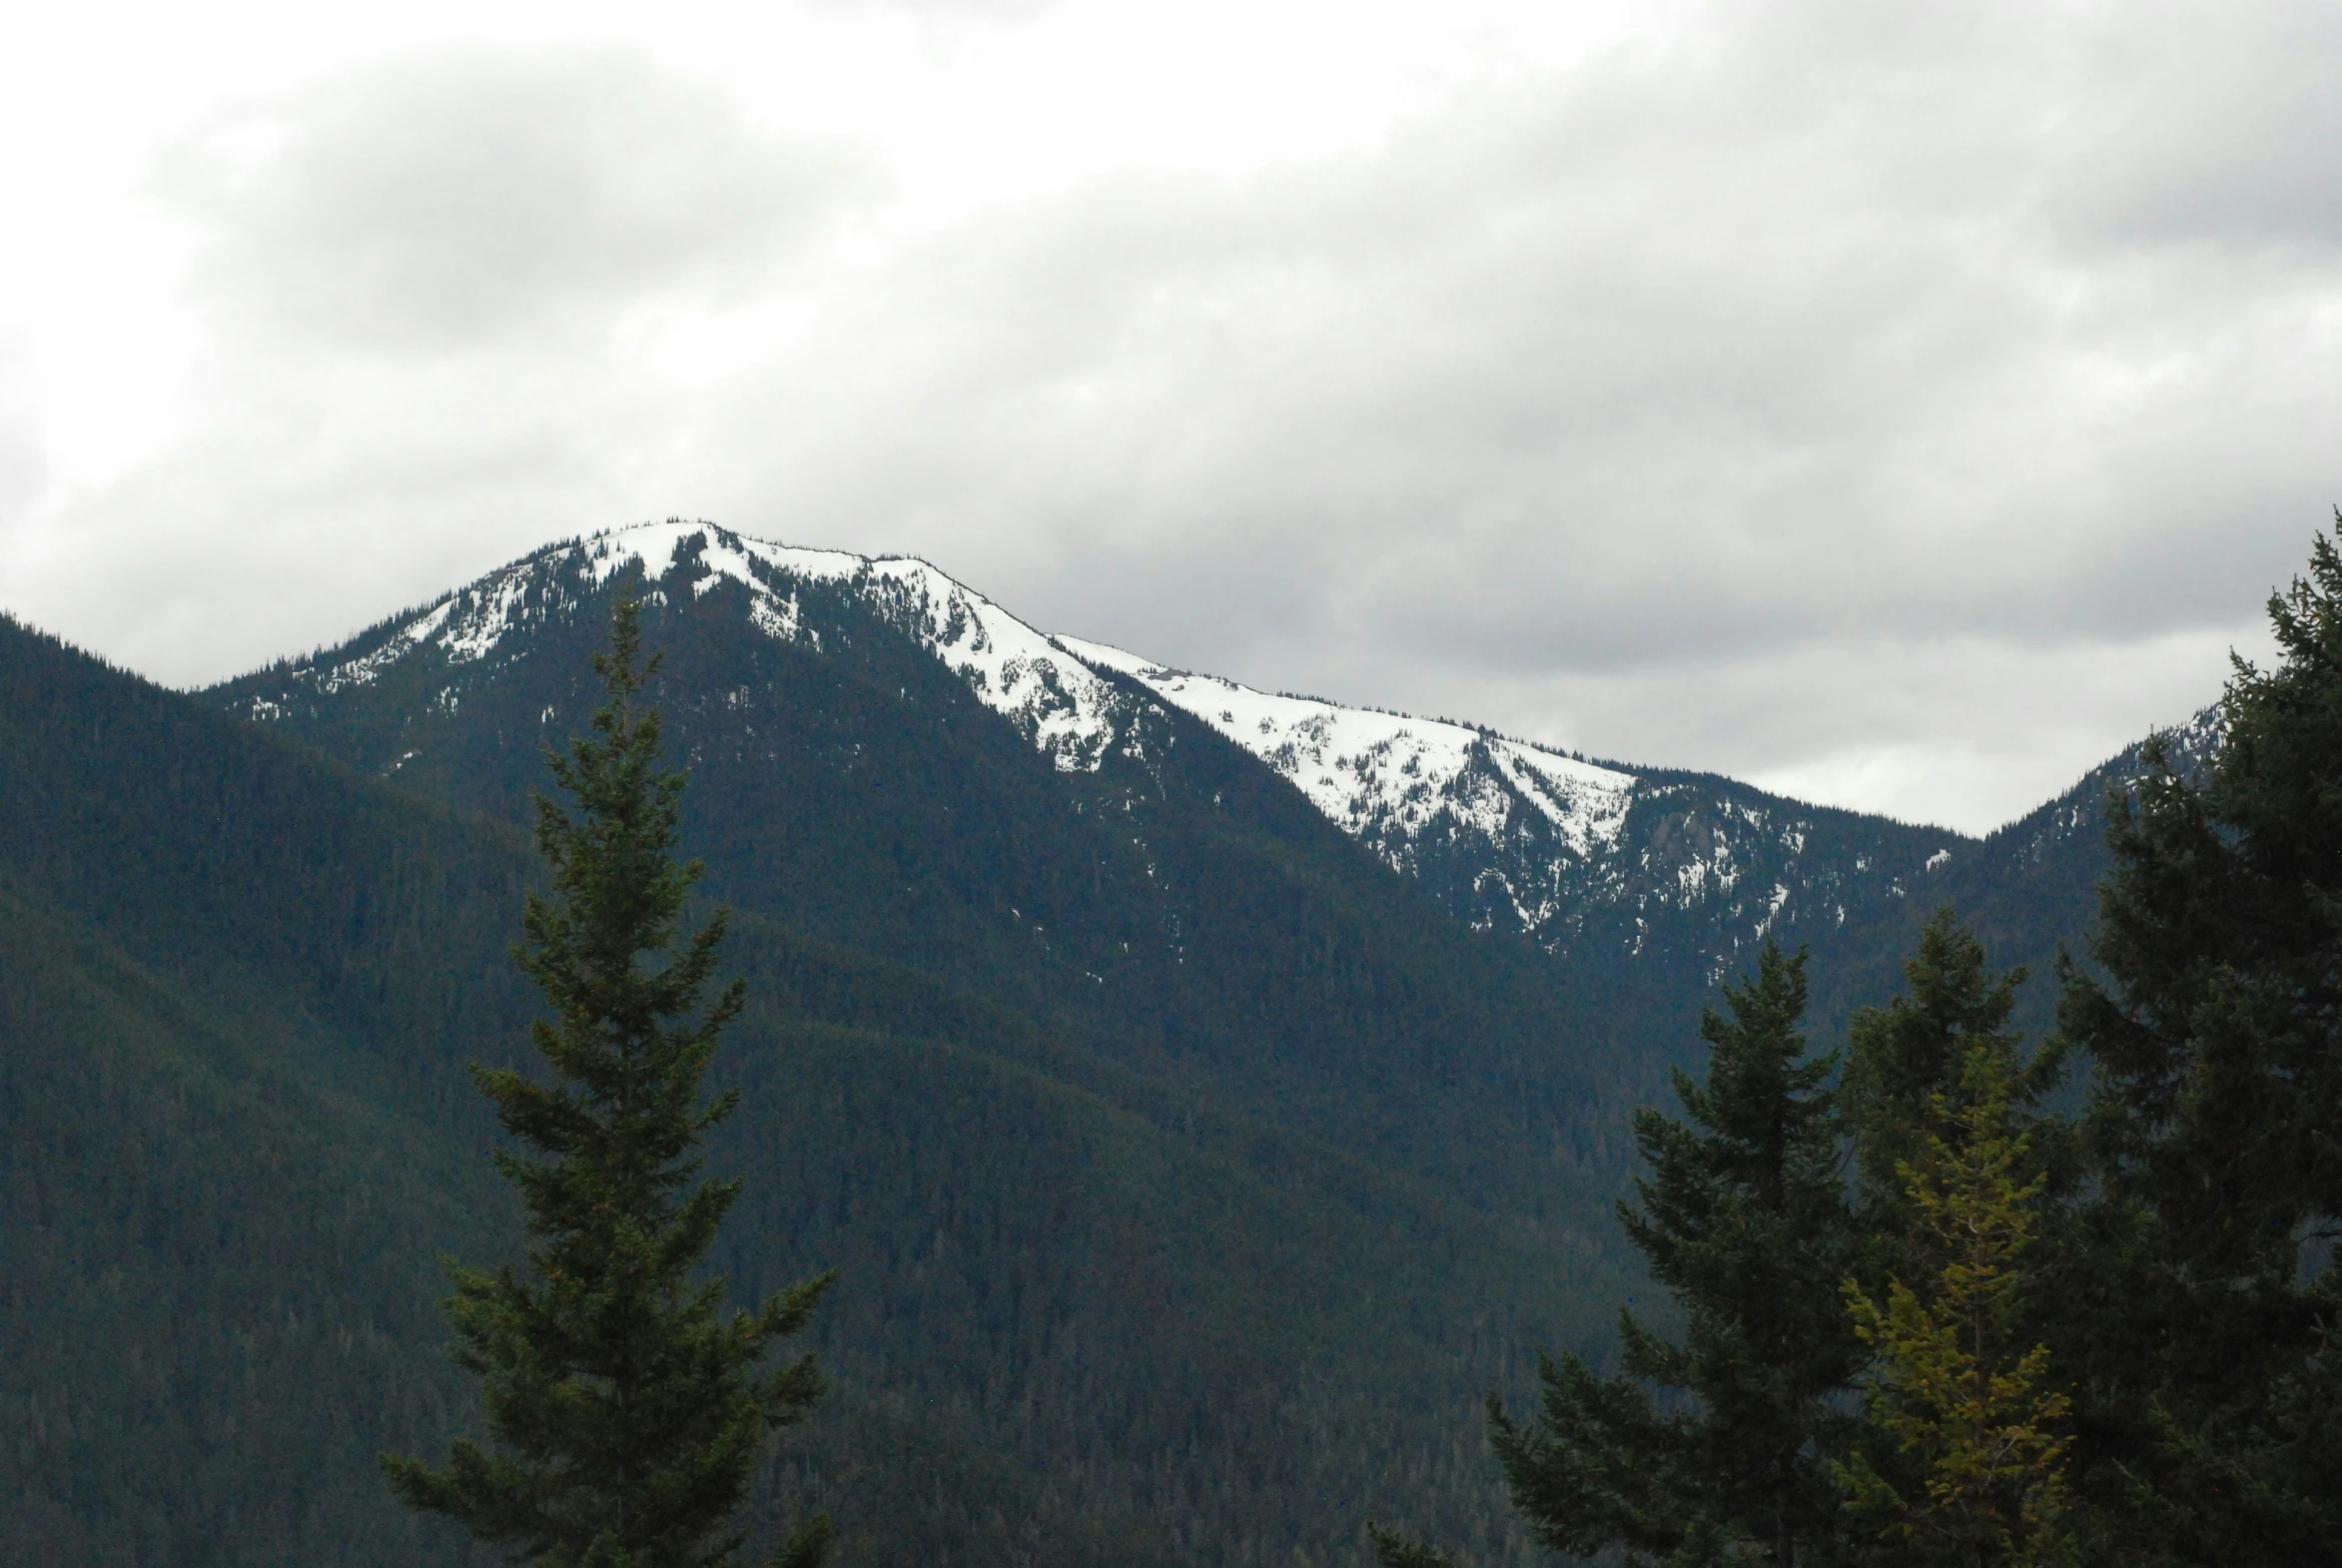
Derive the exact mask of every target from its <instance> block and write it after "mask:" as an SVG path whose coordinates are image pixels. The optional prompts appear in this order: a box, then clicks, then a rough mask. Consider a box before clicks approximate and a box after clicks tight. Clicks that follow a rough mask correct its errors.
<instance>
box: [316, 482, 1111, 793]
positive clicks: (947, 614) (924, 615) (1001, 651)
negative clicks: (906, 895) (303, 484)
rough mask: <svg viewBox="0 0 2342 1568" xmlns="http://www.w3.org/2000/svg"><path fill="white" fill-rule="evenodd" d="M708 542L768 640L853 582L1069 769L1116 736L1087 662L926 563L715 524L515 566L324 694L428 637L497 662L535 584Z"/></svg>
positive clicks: (613, 538) (710, 560)
mask: <svg viewBox="0 0 2342 1568" xmlns="http://www.w3.org/2000/svg"><path fill="white" fill-rule="evenodd" d="M695 535H696V536H698V537H699V538H700V539H701V544H700V551H699V559H700V562H701V564H702V565H704V566H705V567H707V569H708V573H709V574H708V575H707V576H704V577H701V578H700V579H699V580H698V581H697V583H695V584H694V590H695V592H696V593H698V594H705V593H707V592H708V591H709V590H710V589H712V588H713V587H715V585H716V584H717V583H719V582H723V581H727V580H728V581H732V582H738V583H740V584H742V585H744V586H745V587H746V588H747V589H748V592H749V597H750V604H749V619H750V622H751V623H752V624H753V625H755V626H756V628H757V629H758V630H760V631H762V632H764V633H765V634H766V635H767V636H771V637H774V638H776V639H778V640H781V641H788V642H793V641H796V640H798V639H799V638H800V637H804V638H807V639H808V640H813V641H815V643H816V645H817V646H818V638H816V637H815V636H814V634H813V633H811V632H810V631H807V630H805V629H804V627H803V617H802V613H801V611H800V608H799V605H798V601H797V594H796V591H795V590H796V587H797V586H798V585H800V584H802V583H806V582H838V581H844V582H848V583H851V584H853V585H854V586H855V587H856V588H858V589H859V591H860V592H861V593H862V594H863V595H864V596H865V597H867V598H868V599H870V600H871V601H872V602H873V603H875V604H876V605H877V606H878V607H879V608H880V609H881V611H882V612H883V613H885V614H886V615H887V616H888V618H889V619H890V620H892V621H894V623H895V624H896V625H898V626H900V627H901V628H902V629H903V630H904V631H906V632H908V633H910V634H911V635H912V636H914V637H916V638H918V639H919V640H920V641H921V642H923V643H925V644H926V645H927V647H928V648H930V649H931V650H932V651H933V652H934V653H935V655H936V656H937V657H938V658H940V659H942V660H943V661H944V663H945V664H947V665H948V666H950V667H951V668H952V669H953V670H954V671H956V672H957V673H958V674H959V675H960V677H961V678H962V679H963V680H965V681H967V682H968V685H969V686H970V688H971V689H973V690H974V691H975V693H976V695H977V696H978V697H979V698H980V699H981V700H982V701H983V702H985V703H986V704H987V705H988V706H990V707H992V708H994V709H997V710H998V711H1000V712H1001V713H1004V714H1006V715H1007V716H1008V717H1009V718H1010V719H1012V720H1014V721H1015V722H1016V724H1017V725H1018V727H1019V728H1020V729H1021V730H1023V731H1024V733H1025V734H1026V736H1027V737H1028V738H1030V739H1031V740H1032V741H1033V742H1034V744H1035V745H1037V746H1039V747H1040V748H1041V749H1042V750H1043V751H1045V752H1047V753H1048V754H1049V755H1050V756H1051V757H1052V758H1053V759H1054V760H1055V761H1056V763H1057V765H1058V766H1059V767H1060V768H1064V769H1068V770H1074V769H1082V768H1095V767H1097V766H1098V764H1099V762H1100V761H1101V760H1103V758H1104V757H1105V755H1106V750H1107V748H1108V746H1109V745H1111V743H1112V742H1113V740H1114V738H1115V726H1114V722H1113V718H1112V714H1111V712H1110V709H1111V708H1112V706H1113V704H1114V701H1115V691H1114V688H1113V687H1112V686H1111V685H1110V684H1108V683H1107V682H1106V681H1104V680H1101V679H1100V678H1099V677H1098V675H1097V674H1096V673H1095V672H1094V671H1092V670H1091V669H1090V668H1089V667H1088V666H1087V665H1085V664H1083V663H1082V661H1081V660H1080V659H1077V658H1074V657H1072V656H1070V655H1068V654H1066V653H1065V652H1063V651H1062V650H1060V649H1058V648H1056V647H1054V646H1053V645H1052V644H1051V642H1050V640H1049V639H1048V638H1047V637H1045V636H1043V635H1042V634H1041V633H1040V632H1038V631H1035V630H1034V629H1033V628H1032V627H1030V626H1028V625H1026V624H1025V623H1024V622H1023V621H1021V620H1019V619H1017V618H1016V617H1015V616H1014V615H1011V614H1009V613H1008V612H1007V611H1006V610H1004V609H1002V608H1001V607H1000V606H999V605H997V604H995V603H993V602H992V601H991V600H990V599H987V598H985V597H984V596H983V595H982V594H979V593H975V592H972V591H970V590H969V589H968V588H966V587H964V586H962V585H961V584H959V583H957V582H954V581H953V580H952V579H951V578H949V577H947V576H945V575H944V574H943V573H942V572H940V571H938V570H936V569H935V568H934V567H933V566H930V565H929V564H928V563H927V562H925V561H923V560H916V559H911V558H907V557H902V558H891V559H877V560H874V559H872V558H870V557H868V556H863V555H854V554H849V553H847V552H846V551H843V550H808V549H793V548H791V547H789V546H787V545H781V544H770V543H767V542H765V541H764V540H762V539H751V538H746V537H744V536H742V535H740V534H736V533H732V532H730V531H728V530H726V529H723V528H718V527H716V526H714V525H713V524H710V523H704V522H651V523H643V524H640V525H638V526H635V527H631V528H620V529H616V530H614V531H612V532H609V533H601V534H596V535H594V536H593V537H592V538H589V539H586V540H584V541H583V542H582V543H578V544H573V545H566V546H562V547H560V548H557V549H552V550H546V551H543V552H541V553H539V554H536V555H532V556H530V557H528V558H527V559H526V560H522V561H517V562H515V563H513V564H512V565H510V566H507V567H505V568H503V569H502V570H501V571H497V572H493V573H491V574H490V575H488V576H487V577H484V578H482V579H481V580H480V581H478V582H476V583H474V584H472V585H471V586H470V587H468V588H462V589H458V590H457V591H456V592H454V593H452V594H450V595H448V596H447V597H446V598H445V599H442V600H440V601H439V602H438V603H437V604H435V605H433V606H431V607H430V608H429V609H428V610H426V611H424V612H423V613H422V614H421V615H420V616H418V617H417V618H416V619H415V620H413V621H412V622H410V623H408V624H407V625H406V626H404V627H402V628H400V629H399V631H398V632H397V633H396V634H394V635H393V636H392V637H391V638H390V641H389V642H387V643H385V644H384V645H383V646H382V647H381V648H379V649H377V650H376V651H375V652H374V653H371V654H369V655H367V656H366V657H365V658H362V659H354V660H352V661H350V662H349V663H346V664H342V665H338V666H336V667H335V668H333V669H331V670H326V671H322V672H318V673H317V674H316V675H315V676H314V677H313V678H314V679H315V681H316V683H317V685H318V686H319V688H320V689H321V690H325V691H332V690H334V689H336V688H337V687H340V686H344V685H364V684H366V683H367V682H369V681H371V680H373V679H374V678H375V677H376V675H378V674H379V673H380V672H381V671H382V670H383V669H385V668H387V667H389V666H390V664H392V663H394V662H396V661H397V660H398V659H400V658H403V657H404V656H405V655H406V654H407V653H409V652H411V651H413V650H414V649H416V648H418V647H421V646H422V645H423V644H424V643H426V642H428V643H434V644H436V645H437V646H438V647H439V648H441V649H443V650H444V651H445V653H446V655H447V657H448V658H449V659H450V660H451V661H454V662H458V663H463V662H470V661H473V660H478V659H483V658H486V657H487V656H488V655H489V654H490V653H492V652H493V651H494V650H495V648H496V646H497V644H498V643H499V642H501V641H502V639H503V637H504V634H505V633H506V632H508V631H510V630H512V629H513V628H514V627H515V626H516V625H518V624H520V623H521V621H522V620H523V619H525V618H527V617H528V616H530V615H532V614H535V615H541V614H542V613H543V609H542V605H543V604H544V602H545V598H544V595H542V594H541V593H540V594H539V596H538V599H537V606H538V607H537V608H535V609H533V610H532V609H531V608H530V607H529V603H528V600H529V589H530V588H531V586H532V585H536V586H539V587H541V586H542V585H544V584H546V583H548V582H550V581H551V580H553V579H554V578H556V577H557V576H558V574H559V573H560V571H561V569H562V568H564V567H566V566H567V565H569V564H570V563H571V562H572V561H574V560H577V559H579V558H580V557H582V561H583V564H584V566H585V570H586V575H587V576H588V577H589V578H590V579H591V580H592V581H595V582H606V581H607V580H609V579H610V578H611V577H613V576H616V575H617V574H618V573H619V572H621V571H623V570H625V569H626V568H627V567H628V566H636V565H638V566H639V567H640V569H641V572H642V575H643V578H644V580H646V581H657V580H659V579H661V578H663V577H665V576H666V574H667V572H668V571H669V570H670V569H671V568H672V567H673V566H674V564H675V559H676V556H677V554H678V552H679V551H681V549H682V548H683V546H684V544H685V542H686V541H688V540H690V539H691V538H692V537H693V536H695Z"/></svg>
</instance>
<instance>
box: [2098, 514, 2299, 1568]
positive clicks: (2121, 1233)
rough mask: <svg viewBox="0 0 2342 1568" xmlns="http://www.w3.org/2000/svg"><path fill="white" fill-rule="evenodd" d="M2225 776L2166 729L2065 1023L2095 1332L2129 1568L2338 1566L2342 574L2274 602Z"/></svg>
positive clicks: (2231, 710)
mask: <svg viewBox="0 0 2342 1568" xmlns="http://www.w3.org/2000/svg"><path fill="white" fill-rule="evenodd" d="M2269 615H2270V619H2271V621H2272V622H2273V624H2274V627H2275V630H2276V634H2277V641H2278V645H2279V649H2280V658H2279V660H2278V662H2277V663H2276V665H2275V666H2274V667H2273V668H2270V669H2266V670H2263V669H2260V668H2256V667H2255V666H2254V665H2252V664H2250V663H2248V662H2245V661H2244V660H2241V659H2239V660H2237V661H2236V664H2235V672H2234V674H2233V676H2232V677H2231V679H2230V681H2229V683H2228V688H2227V691H2226V693H2225V695H2224V698H2223V700H2222V703H2221V707H2220V728H2221V734H2220V736H2219V744H2218V747H2217V749H2216V750H2215V751H2213V752H2212V754H2211V755H2210V757H2209V759H2208V761H2190V760H2188V759H2185V758H2183V757H2182V756H2181V755H2180V753H2179V751H2178V748H2177V747H2176V746H2175V745H2174V744H2173V742H2172V740H2171V739H2170V738H2168V737H2157V738H2156V740H2154V741H2153V742H2151V743H2150V745H2149V747H2148V749H2147V764H2148V767H2147V772H2146V774H2145V776H2144V777H2142V778H2140V779H2139V780H2137V781H2136V783H2135V786H2134V788H2133V791H2132V794H2131V797H2130V798H2129V799H2124V798H2121V797H2119V796H2118V797H2117V798H2116V799H2115V800H2114V801H2113V802H2112V813H2111V821H2110V822H2109V826H2108V835H2107V836H2108V844H2109V847H2110V849H2111V850H2112V854H2113V862H2114V864H2113V869H2112V872H2111V873H2110V875H2109V876H2108V878H2107V880H2106V882H2105V884H2104V886H2103V889H2102V893H2101V900H2100V912H2099V922H2098V928H2097V932H2096V935H2095V939H2094V941H2093V944H2092V949H2093V952H2094V954H2095V956H2096V958H2097V960H2098V964H2099V966H2100V968H2101V969H2102V971H2103V978H2102V979H2101V978H2099V977H2098V976H2094V975H2092V974H2090V973H2088V972H2086V971H2084V970H2082V969H2081V968H2080V967H2078V966H2072V965H2069V966H2067V967H2066V970H2065V973H2064V976H2063V978H2064V982H2065V995H2064V999H2063V1003H2062V1007H2061V1012H2060V1023H2061V1028H2062V1029H2063V1031H2064V1033H2065V1034H2066V1035H2067V1036H2069V1037H2070V1038H2071V1039H2072V1040H2073V1041H2074V1042H2075V1044H2076V1045H2078V1046H2080V1047H2081V1048H2083V1049H2086V1050H2087V1051H2088V1052H2089V1053H2090V1055H2091V1057H2092V1058H2093V1060H2094V1064H2095V1085H2094V1095H2093V1104H2092V1108H2091V1113H2090V1116H2089V1119H2088V1129H2089V1132H2090V1134H2091V1139H2092V1145H2093V1148H2094V1151H2095V1154H2096V1156H2097V1170H2098V1175H2099V1177H2100V1179H2101V1182H2102V1185H2103V1189H2104V1200H2103V1202H2102V1203H2100V1204H2099V1205H2098V1206H2097V1208H2096V1210H2095V1212H2094V1213H2093V1216H2092V1222H2093V1236H2094V1240H2095V1254H2094V1256H2093V1259H2092V1261H2093V1270H2094V1273H2095V1274H2096V1276H2097V1277H2098V1278H2100V1279H2102V1280H2103V1281H2104V1286H2103V1289H2102V1292H2101V1293H2100V1295H2099V1297H2098V1300H2097V1303H2096V1306H2097V1311H2096V1314H2095V1317H2096V1320H2095V1321H2094V1322H2093V1324H2092V1332H2091V1334H2090V1335H2089V1337H2088V1340H2087V1347H2088V1349H2089V1351H2090V1356H2091V1368H2090V1370H2091V1376H2090V1385H2091V1387H2090V1393H2091V1397H2090V1399H2089V1401H2088V1404H2089V1406H2090V1408H2089V1409H2087V1410H2086V1411H2085V1414H2086V1415H2088V1416H2089V1417H2090V1419H2091V1420H2092V1421H2093V1422H2094V1424H2095V1425H2096V1426H2097V1427H2098V1428H2100V1429H2101V1431H2102V1433H2103V1435H2102V1436H2101V1438H2100V1439H2099V1441H2098V1443H2097V1445H2096V1446H2097V1448H2098V1450H2099V1456H2100V1458H2101V1459H2102V1460H2103V1464H2102V1466H2101V1470H2102V1474H2101V1477H2100V1480H2101V1483H2102V1484H2101V1485H2100V1487H2099V1490H2100V1492H2101V1494H2102V1496H2103V1499H2104V1501H2105V1502H2106V1503H2107V1504H2108V1511H2109V1513H2110V1514H2115V1515H2136V1516H2138V1517H2139V1518H2140V1519H2141V1520H2142V1521H2143V1523H2144V1524H2145V1527H2146V1528H2145V1531H2144V1532H2142V1534H2141V1536H2140V1537H2138V1538H2135V1539H2134V1540H2133V1542H2132V1543H2131V1547H2130V1550H2131V1552H2132V1555H2139V1554H2142V1553H2144V1552H2146V1551H2147V1550H2150V1549H2153V1550H2160V1551H2168V1552H2169V1553H2170V1554H2171V1555H2173V1556H2175V1557H2176V1558H2177V1559H2178V1560H2182V1561H2193V1562H2241V1561H2280V1560H2282V1561H2289V1562H2336V1561H2342V1506H2338V1504H2337V1499H2342V1422H2338V1421H2337V1419H2336V1416H2335V1410H2336V1404H2337V1396H2338V1394H2342V1389H2338V1387H2337V1379H2338V1378H2342V1369H2338V1368H2337V1367H2336V1365H2335V1359H2336V1358H2335V1356H2334V1355H2333V1353H2332V1350H2333V1341H2332V1335H2333V1333H2334V1331H2335V1328H2336V1323H2337V1319H2336V1307H2337V1306H2338V1305H2342V1301H2338V1300H2337V1290H2336V1286H2335V1284H2334V1280H2333V1274H2332V1269H2331V1267H2330V1264H2329V1263H2328V1254H2329V1250H2330V1247H2331V1242H2332V1238H2333V1236H2334V1235H2335V1233H2336V1228H2337V1224H2338V1222H2342V1139H2338V1138H2337V1137H2336V1136H2335V1130H2336V1129H2337V1128H2342V1039H2338V1038H2337V1030H2338V1028H2342V940H2338V939H2342V557H2338V556H2337V554H2336V552H2335V549H2334V546H2333V544H2332V542H2331V541H2330V540H2329V539H2327V538H2326V537H2324V536H2320V537H2319V538H2318V539H2317V541H2316V543H2315V545H2314V548H2313V551H2312V555H2311V560H2310V569H2309V575H2308V576H2307V577H2306V578H2302V579H2296V580H2295V582H2294V583H2293V584H2292V586H2291V588H2290V589H2289V590H2287V591H2286V592H2284V593H2280V594H2277V595H2274V596H2272V597H2271V599H2270V601H2269Z"/></svg>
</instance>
